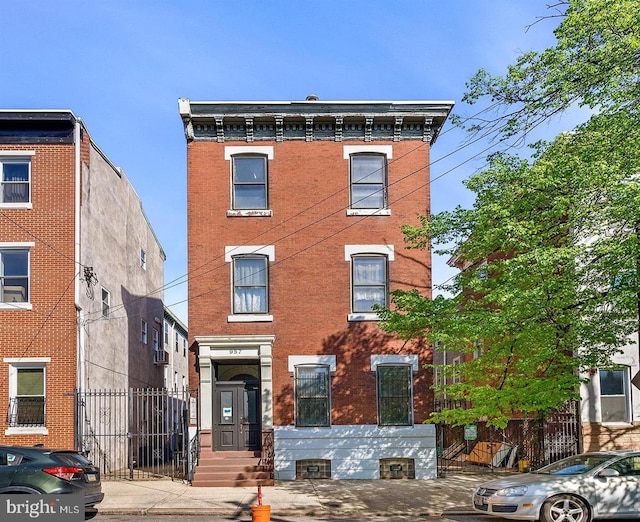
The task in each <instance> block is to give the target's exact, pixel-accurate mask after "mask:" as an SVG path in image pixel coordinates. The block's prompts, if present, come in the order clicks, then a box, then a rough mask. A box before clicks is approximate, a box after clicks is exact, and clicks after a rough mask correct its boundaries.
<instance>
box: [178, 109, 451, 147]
mask: <svg viewBox="0 0 640 522" xmlns="http://www.w3.org/2000/svg"><path fill="white" fill-rule="evenodd" d="M179 107H180V115H181V117H182V120H183V123H184V126H185V136H186V138H187V140H189V141H191V140H201V141H212V140H213V141H218V142H220V143H226V142H237V141H241V142H245V143H251V142H259V141H275V142H283V141H291V140H301V141H307V142H310V141H328V140H332V141H338V142H341V141H364V142H371V141H383V140H384V141H403V140H420V141H424V142H430V143H433V142H435V140H436V138H437V136H438V134H439V132H440V130H441V129H442V126H443V125H444V122H445V121H446V119H447V117H448V115H449V113H450V112H451V109H452V108H453V102H448V101H442V102H439V101H410V102H386V101H380V102H377V101H373V102H366V101H354V102H322V101H317V100H311V101H303V102H191V101H190V100H186V99H181V100H180V101H179Z"/></svg>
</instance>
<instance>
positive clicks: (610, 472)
mask: <svg viewBox="0 0 640 522" xmlns="http://www.w3.org/2000/svg"><path fill="white" fill-rule="evenodd" d="M619 476H620V472H619V471H618V470H616V469H611V468H606V469H603V470H601V471H600V472H599V473H598V477H602V478H607V477H619Z"/></svg>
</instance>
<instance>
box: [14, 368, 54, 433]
mask: <svg viewBox="0 0 640 522" xmlns="http://www.w3.org/2000/svg"><path fill="white" fill-rule="evenodd" d="M5 360H6V359H5ZM9 372H10V373H9V393H10V403H9V426H10V428H22V429H26V428H34V427H36V428H37V427H43V426H45V424H46V416H45V411H46V410H45V402H46V401H45V398H46V394H45V382H46V378H45V376H46V373H45V364H44V363H31V362H25V361H20V362H17V361H16V362H15V363H14V364H10V366H9Z"/></svg>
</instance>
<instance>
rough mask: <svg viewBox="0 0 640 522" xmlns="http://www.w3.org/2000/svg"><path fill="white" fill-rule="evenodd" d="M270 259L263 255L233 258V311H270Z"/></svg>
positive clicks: (250, 312) (244, 312) (246, 312)
mask: <svg viewBox="0 0 640 522" xmlns="http://www.w3.org/2000/svg"><path fill="white" fill-rule="evenodd" d="M268 270H269V259H268V257H267V256H263V255H241V256H236V257H234V258H233V313H234V314H266V313H268V312H269V292H268V287H269V273H268Z"/></svg>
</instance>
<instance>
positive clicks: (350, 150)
mask: <svg viewBox="0 0 640 522" xmlns="http://www.w3.org/2000/svg"><path fill="white" fill-rule="evenodd" d="M366 153H369V154H384V155H385V156H386V157H387V159H388V160H390V159H393V145H344V147H343V149H342V154H343V156H342V157H343V159H346V160H348V159H350V158H351V156H352V155H353V154H366Z"/></svg>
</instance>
